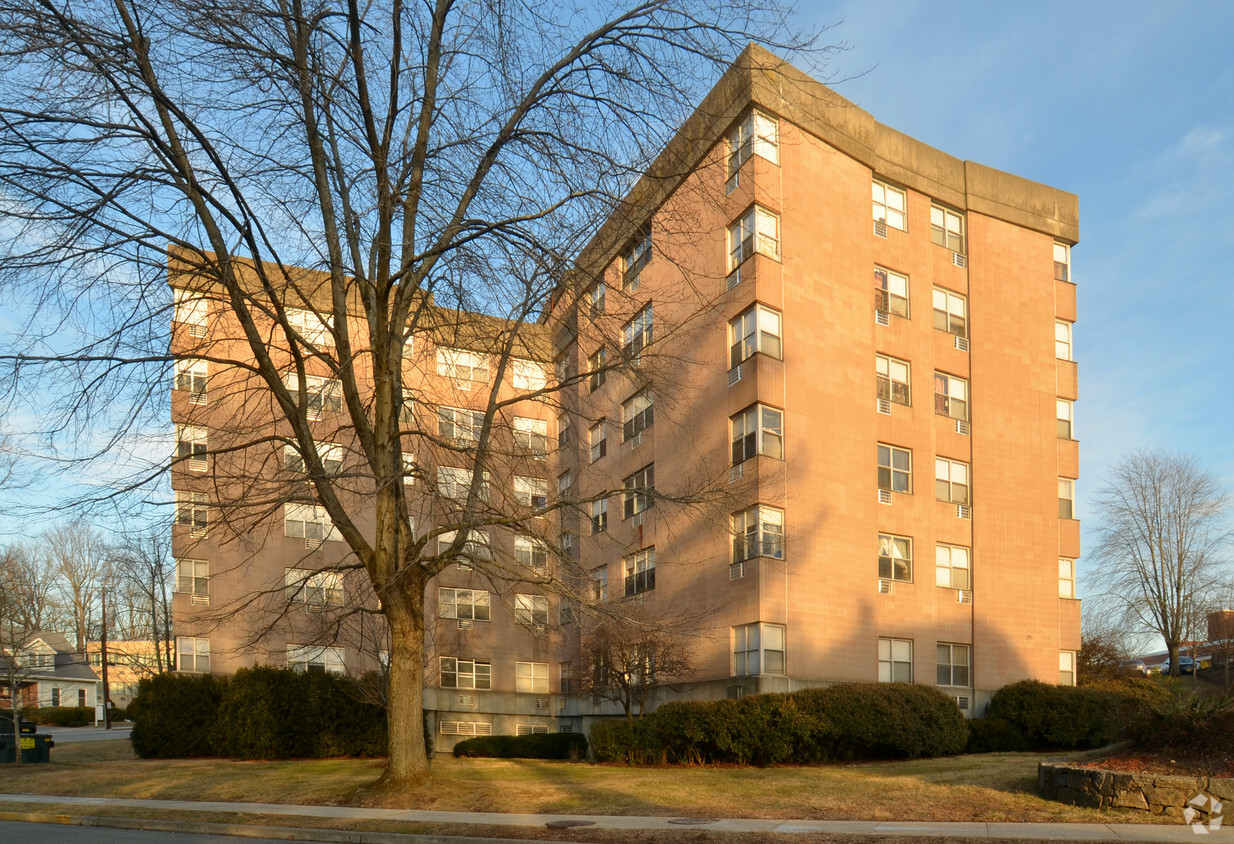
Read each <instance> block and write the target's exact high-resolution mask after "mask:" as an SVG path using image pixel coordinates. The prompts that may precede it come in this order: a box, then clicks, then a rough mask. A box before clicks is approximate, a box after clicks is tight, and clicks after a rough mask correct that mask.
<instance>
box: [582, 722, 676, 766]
mask: <svg viewBox="0 0 1234 844" xmlns="http://www.w3.org/2000/svg"><path fill="white" fill-rule="evenodd" d="M653 718H654V715H647V716H644V717H642V718H634V719H627V718H623V719H614V720H612V721H599V722H597V723H595V724H593V725H592V727H591V732H590V734H589V735H588V739H589V741H590V743H591V753H592V756H594V757H595V760H596V761H597V762H624V763H626V764H627V765H646V764H655V763H657V762H663V761H664V749H663V748H662V747H660V746H659V745H658V743H657V742H655V741H654V737H653V736H652V735H651V731H650V729H649V724H650V723H651V721H652V719H653Z"/></svg>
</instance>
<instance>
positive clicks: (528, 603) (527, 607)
mask: <svg viewBox="0 0 1234 844" xmlns="http://www.w3.org/2000/svg"><path fill="white" fill-rule="evenodd" d="M514 620H515V621H516V622H518V623H519V624H529V625H535V624H539V625H547V624H548V598H546V597H545V596H543V595H515V596H514ZM546 691H547V689H546Z"/></svg>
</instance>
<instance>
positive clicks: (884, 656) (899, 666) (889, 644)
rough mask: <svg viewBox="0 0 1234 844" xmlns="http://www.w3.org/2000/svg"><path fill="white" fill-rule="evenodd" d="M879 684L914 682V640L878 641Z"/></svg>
mask: <svg viewBox="0 0 1234 844" xmlns="http://www.w3.org/2000/svg"><path fill="white" fill-rule="evenodd" d="M878 682H880V683H911V682H913V640H912V639H879V640H878Z"/></svg>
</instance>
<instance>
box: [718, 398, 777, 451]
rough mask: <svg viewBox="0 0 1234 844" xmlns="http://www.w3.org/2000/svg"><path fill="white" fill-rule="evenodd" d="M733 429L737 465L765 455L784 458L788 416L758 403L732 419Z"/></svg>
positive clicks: (730, 422)
mask: <svg viewBox="0 0 1234 844" xmlns="http://www.w3.org/2000/svg"><path fill="white" fill-rule="evenodd" d="M729 424H730V427H731V428H732V443H733V465H734V466H739V465H741V464H742V463H744V462H745V461H747V460H749V459H751V458H753V457H755V456H757V455H760V454H761V455H764V456H766V457H771V458H774V459H776V460H783V459H784V414H783V413H782V412H781V411H779V410H776V409H775V408H773V407H767V406H766V405H762V404H756V405H752V406H750V407H748V408H746V409H745V410H743V411H741V413H738V414H737V415H736V416H733V417H731V418H730V419H729Z"/></svg>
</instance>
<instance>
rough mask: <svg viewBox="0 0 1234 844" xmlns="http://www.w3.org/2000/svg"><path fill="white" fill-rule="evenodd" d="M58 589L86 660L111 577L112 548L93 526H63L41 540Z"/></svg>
mask: <svg viewBox="0 0 1234 844" xmlns="http://www.w3.org/2000/svg"><path fill="white" fill-rule="evenodd" d="M41 541H42V543H43V545H44V548H45V551H46V553H47V557H48V560H49V562H50V566H51V569H52V571H53V572H54V573H55V577H56V590H57V592H58V593H59V596H58V597H59V601H60V603H61V605H62V606H63V607H64V609H65V612H66V615H67V617H68V620H69V623H70V625H71V627H72V628H73V633H74V635H75V636H76V642H77V653H78V654H79V655H80V656H81V657H82V658H83V659H84V658H85V653H86V642H87V641H88V640H89V639H90V634H91V630H92V628H93V627H94V625H95V624H96V622H97V621H98V620H99V619H100V615H99V614H100V612H101V609H100V606H99V602H100V598H101V597H102V594H103V592H102V590H103V589H104V588H105V586H106V585H107V584H108V582H109V580H110V578H111V570H112V548H111V545H110V544H109V543H108V541H107V537H105V536H104V535H103V533H102V531H100V530H98V529H97V528H94V527H91V526H90V525H83V524H59V525H56V526H55V527H52V528H50V529H49V530H47V531H45V532H44V533H43V535H42V537H41Z"/></svg>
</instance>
